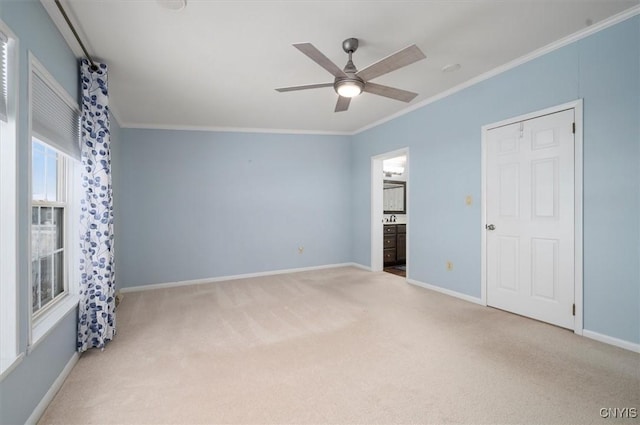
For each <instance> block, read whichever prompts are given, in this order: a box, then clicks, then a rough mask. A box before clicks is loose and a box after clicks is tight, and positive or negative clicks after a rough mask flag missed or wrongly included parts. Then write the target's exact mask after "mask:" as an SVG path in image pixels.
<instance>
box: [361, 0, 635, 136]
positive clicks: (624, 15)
mask: <svg viewBox="0 0 640 425" xmlns="http://www.w3.org/2000/svg"><path fill="white" fill-rule="evenodd" d="M639 14H640V5H638V6H633V7H631V8H629V9H627V10H625V11H622V12H620V13H618V14H616V15H613V16H611V17H609V18H607V19H604V20H602V21H600V22H598V23H596V24H594V25H591V26H589V27H587V28H584V29H582V30H580V31H577V32H575V33H573V34H570V35H568V36H566V37H563V38H561V39H559V40H556V41H554V42H553V43H550V44H547V45H546V46H544V47H541V48H539V49H537V50H534V51H533V52H531V53H528V54H526V55H524V56H520V57H519V58H517V59H514V60H512V61H510V62H507V63H506V64H504V65H501V66H499V67H497V68H494V69H492V70H491V71H487V72H485V73H484V74H480V75H478V76H477V77H474V78H472V79H470V80H467V81H465V82H464V83H461V84H458V85H457V86H455V87H452V88H450V89H448V90H445V91H443V92H441V93H438V94H436V95H434V96H431V97H430V98H428V99H425V100H423V101H421V102H419V103H416V104H415V105H412V106H409V107H408V108H405V109H403V110H401V111H399V112H396V113H395V114H393V115H389V116H388V117H386V118H383V119H381V120H378V121H376V122H373V123H371V124H369V125H366V126H364V127H362V128H360V129H358V130H356V131H354V132H353V133H351V135H352V136H355V135H357V134H360V133H362V132H364V131H367V130H370V129H372V128H374V127H377V126H379V125H382V124H384V123H386V122H389V121H392V120H394V119H396V118H399V117H401V116H403V115H406V114H408V113H410V112H413V111H415V110H416V109H420V108H422V107H423V106H426V105H429V104H431V103H434V102H437V101H438V100H441V99H444V98H446V97H449V96H451V95H452V94H455V93H457V92H459V91H462V90H464V89H466V88H468V87H471V86H473V85H475V84H478V83H480V82H482V81H485V80H488V79H489V78H493V77H495V76H497V75H500V74H502V73H504V72H507V71H509V70H511V69H513V68H516V67H518V66H520V65H522V64H524V63H527V62H529V61H532V60H534V59H537V58H539V57H541V56H544V55H546V54H547V53H551V52H553V51H555V50H558V49H560V48H562V47H565V46H567V45H569V44H572V43H575V42H576V41H579V40H582V39H583V38H586V37H589V36H590V35H593V34H595V33H597V32H600V31H602V30H604V29H607V28H609V27H611V26H613V25H616V24H619V23H620V22H623V21H626V20H627V19H630V18H633V17H634V16H636V15H639Z"/></svg>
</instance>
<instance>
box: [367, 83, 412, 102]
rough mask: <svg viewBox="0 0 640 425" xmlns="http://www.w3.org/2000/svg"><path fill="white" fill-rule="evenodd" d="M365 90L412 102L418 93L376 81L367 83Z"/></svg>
mask: <svg viewBox="0 0 640 425" xmlns="http://www.w3.org/2000/svg"><path fill="white" fill-rule="evenodd" d="M364 91H366V92H367V93H372V94H377V95H378V96H384V97H388V98H391V99H395V100H400V101H402V102H411V101H412V100H413V99H415V97H416V96H417V95H418V93H413V92H410V91H406V90H401V89H397V88H395V87H389V86H383V85H382V84H376V83H365V85H364Z"/></svg>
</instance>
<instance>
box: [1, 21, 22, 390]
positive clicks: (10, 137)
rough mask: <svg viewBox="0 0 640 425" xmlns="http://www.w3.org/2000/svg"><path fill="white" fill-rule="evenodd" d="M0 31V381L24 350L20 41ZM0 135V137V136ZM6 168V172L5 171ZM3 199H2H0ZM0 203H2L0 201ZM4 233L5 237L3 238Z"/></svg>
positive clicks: (4, 31)
mask: <svg viewBox="0 0 640 425" xmlns="http://www.w3.org/2000/svg"><path fill="white" fill-rule="evenodd" d="M0 31H2V33H3V34H4V35H5V36H6V37H7V39H8V40H7V56H6V60H7V62H6V71H7V73H6V78H7V93H6V95H7V99H6V101H7V105H6V106H7V121H6V122H4V121H2V122H1V123H0V125H1V126H2V130H0V132H1V133H2V134H4V137H5V139H4V141H3V140H0V151H1V152H2V155H1V157H2V158H3V159H0V166H1V167H2V170H0V173H2V174H0V175H2V176H4V178H2V179H1V180H0V189H2V193H3V194H5V195H6V194H7V193H8V194H9V195H8V196H7V199H9V202H8V205H6V204H5V205H3V208H2V210H3V211H2V212H0V227H2V231H3V237H2V241H1V242H0V258H2V259H4V261H0V279H1V280H2V282H3V285H2V288H0V305H2V310H3V312H2V314H3V316H2V317H3V318H2V319H0V322H1V323H0V347H1V348H0V381H2V380H3V379H4V378H5V377H6V376H8V375H9V373H11V371H12V370H13V369H14V368H15V367H16V366H17V365H18V364H19V363H20V362H21V361H22V358H23V357H24V353H21V352H20V310H21V307H20V305H19V300H20V296H19V292H20V288H19V279H18V265H19V258H18V255H19V251H18V242H19V241H18V239H19V238H18V222H19V221H20V220H19V219H18V218H19V214H18V209H19V208H18V205H19V204H18V167H17V159H18V128H17V122H18V117H19V96H18V93H19V87H20V72H19V58H18V52H19V51H20V41H19V39H18V37H16V35H15V34H14V33H13V31H11V29H10V28H9V27H8V26H7V25H6V24H5V23H4V21H2V20H0ZM0 137H2V136H0ZM5 171H6V172H5ZM3 201H5V200H4V199H3ZM3 204H4V202H3ZM7 235H8V238H7ZM7 259H8V260H7Z"/></svg>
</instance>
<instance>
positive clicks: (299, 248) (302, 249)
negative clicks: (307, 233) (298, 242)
mask: <svg viewBox="0 0 640 425" xmlns="http://www.w3.org/2000/svg"><path fill="white" fill-rule="evenodd" d="M303 252H304V247H303V246H299V247H298V254H302V253H303Z"/></svg>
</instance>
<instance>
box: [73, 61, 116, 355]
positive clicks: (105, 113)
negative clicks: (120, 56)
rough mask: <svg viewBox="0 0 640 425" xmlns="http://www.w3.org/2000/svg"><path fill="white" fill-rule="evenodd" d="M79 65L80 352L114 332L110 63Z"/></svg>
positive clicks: (111, 336)
mask: <svg viewBox="0 0 640 425" xmlns="http://www.w3.org/2000/svg"><path fill="white" fill-rule="evenodd" d="M97 65H98V68H97V69H92V66H91V64H90V63H89V62H88V61H87V60H86V59H85V60H83V61H82V64H81V76H80V78H81V84H82V129H81V130H82V136H81V149H82V187H83V189H84V191H85V194H84V197H82V199H81V211H82V213H81V216H80V232H81V235H80V236H81V238H80V239H81V240H80V249H81V252H80V272H81V276H82V280H81V282H80V306H79V313H78V351H86V350H87V349H89V348H93V347H97V348H104V346H105V344H106V343H107V342H108V341H110V340H111V339H112V338H113V336H114V335H115V333H116V328H115V325H116V318H115V275H114V258H113V202H112V192H111V135H110V132H109V105H108V102H109V98H108V94H107V66H106V65H105V64H97Z"/></svg>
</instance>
